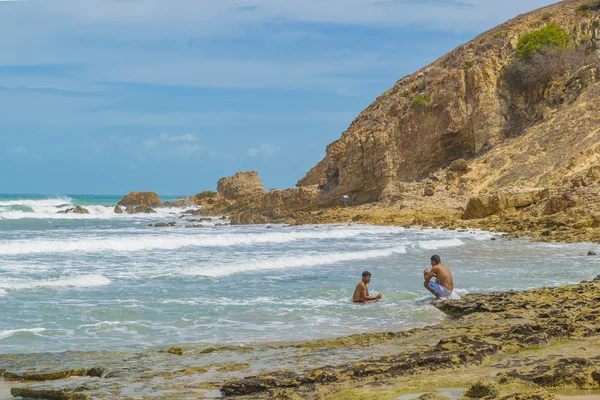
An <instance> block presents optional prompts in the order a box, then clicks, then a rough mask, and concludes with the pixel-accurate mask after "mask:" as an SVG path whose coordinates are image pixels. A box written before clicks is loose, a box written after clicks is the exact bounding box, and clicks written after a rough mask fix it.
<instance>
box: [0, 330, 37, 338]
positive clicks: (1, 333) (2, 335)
mask: <svg viewBox="0 0 600 400" xmlns="http://www.w3.org/2000/svg"><path fill="white" fill-rule="evenodd" d="M44 331H45V329H44V328H31V329H11V330H6V331H0V340H2V339H6V338H8V337H11V336H13V335H16V334H17V333H26V332H29V333H33V334H34V335H37V334H39V333H41V332H44Z"/></svg>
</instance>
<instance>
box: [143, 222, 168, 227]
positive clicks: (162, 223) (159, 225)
mask: <svg viewBox="0 0 600 400" xmlns="http://www.w3.org/2000/svg"><path fill="white" fill-rule="evenodd" d="M148 226H152V227H154V228H167V227H169V226H171V225H169V224H168V223H166V222H157V223H155V224H148Z"/></svg>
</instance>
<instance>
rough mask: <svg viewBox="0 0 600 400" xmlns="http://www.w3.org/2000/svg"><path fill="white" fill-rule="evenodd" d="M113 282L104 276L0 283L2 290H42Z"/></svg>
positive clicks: (13, 280)
mask: <svg viewBox="0 0 600 400" xmlns="http://www.w3.org/2000/svg"><path fill="white" fill-rule="evenodd" d="M111 283H112V282H111V281H110V279H108V278H105V277H104V276H102V275H97V274H96V275H78V276H70V277H65V278H58V279H47V280H22V279H19V280H17V279H11V280H8V279H5V280H3V281H0V289H2V290H7V289H8V290H26V289H40V288H42V289H43V288H67V287H75V288H86V287H96V286H107V285H110V284H111Z"/></svg>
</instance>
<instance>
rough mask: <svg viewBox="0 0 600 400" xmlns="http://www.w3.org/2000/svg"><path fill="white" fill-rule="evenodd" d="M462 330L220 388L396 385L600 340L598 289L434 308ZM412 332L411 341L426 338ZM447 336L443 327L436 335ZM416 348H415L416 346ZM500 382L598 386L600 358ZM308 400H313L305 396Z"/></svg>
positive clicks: (540, 368) (510, 375)
mask: <svg viewBox="0 0 600 400" xmlns="http://www.w3.org/2000/svg"><path fill="white" fill-rule="evenodd" d="M434 306H435V307H437V308H438V309H439V310H441V311H443V312H444V313H446V314H447V315H449V316H450V317H451V321H449V323H451V322H452V321H453V320H454V321H456V323H459V324H460V326H461V330H458V331H457V330H453V329H456V328H453V329H448V332H449V333H451V332H455V333H456V332H458V334H454V335H452V334H449V335H448V337H444V338H442V339H440V340H439V341H438V342H437V343H436V344H435V345H433V346H419V347H418V348H417V349H412V350H408V351H404V352H401V353H399V354H394V355H389V356H386V357H380V358H373V359H367V360H364V361H361V362H355V363H347V364H341V365H335V366H324V367H321V368H315V369H312V370H308V371H306V372H303V373H295V372H292V371H290V372H274V373H271V374H263V375H257V376H249V377H246V378H243V379H232V380H229V381H227V382H225V384H224V385H223V386H222V387H221V393H222V394H223V395H224V396H249V397H247V398H261V399H262V398H264V399H267V398H273V397H272V396H273V395H274V393H276V392H277V391H280V390H291V391H293V392H295V393H313V394H314V393H315V390H316V389H315V388H316V387H318V386H323V385H325V386H331V385H337V384H344V385H352V382H357V384H358V382H360V381H361V380H365V379H367V380H371V381H372V380H377V381H380V380H383V379H394V378H398V377H402V376H412V375H418V374H426V375H437V374H438V373H441V371H444V370H447V371H450V370H453V369H456V368H465V367H469V366H471V367H476V366H478V365H481V364H482V363H483V362H484V361H485V360H488V359H489V357H491V356H496V355H499V354H506V353H507V352H511V351H513V352H514V351H518V350H519V349H526V348H531V347H540V346H545V345H548V344H549V343H550V342H551V341H555V340H577V339H583V338H590V337H594V336H600V314H599V313H598V312H597V309H598V306H600V282H597V281H595V282H583V283H581V284H578V285H571V286H564V287H557V288H542V289H535V290H529V291H524V292H506V293H491V294H472V295H467V296H465V297H464V298H463V299H461V300H449V301H444V302H441V303H434ZM426 329H427V328H424V329H421V330H420V329H414V330H411V331H409V332H405V333H404V334H405V335H407V336H411V335H412V336H415V337H423V336H426V333H425V332H424V331H425V330H426ZM436 329H444V326H443V324H442V326H440V327H438V328H436ZM417 342H418V341H417ZM498 379H499V383H508V382H511V381H518V382H524V383H525V384H526V385H533V387H537V388H539V389H540V390H541V389H546V388H557V387H575V388H589V387H598V386H600V356H597V357H595V358H594V357H592V358H589V359H588V358H583V359H582V358H581V357H564V358H560V359H556V358H551V359H548V360H544V361H542V362H539V363H536V364H532V365H528V366H526V367H523V368H516V369H509V370H508V371H506V372H504V373H503V374H501V375H499V377H498ZM471 393H472V394H474V395H477V397H480V398H483V399H485V400H496V399H505V400H511V399H514V400H516V399H522V400H524V399H531V400H534V399H537V400H549V399H554V398H555V397H553V396H552V395H551V394H548V393H545V392H539V393H525V394H524V393H514V394H508V395H507V394H506V393H504V394H501V393H500V391H499V390H497V389H496V388H495V387H494V386H493V385H489V384H484V383H476V384H475V385H474V386H473V387H472V388H471ZM307 398H312V397H310V396H308V397H307Z"/></svg>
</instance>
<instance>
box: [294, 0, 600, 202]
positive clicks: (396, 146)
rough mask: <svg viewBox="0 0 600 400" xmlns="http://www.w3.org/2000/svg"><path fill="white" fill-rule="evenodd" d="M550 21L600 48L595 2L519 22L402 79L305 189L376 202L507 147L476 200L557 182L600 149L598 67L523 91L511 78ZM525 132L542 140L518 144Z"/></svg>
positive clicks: (583, 47) (561, 6)
mask: <svg viewBox="0 0 600 400" xmlns="http://www.w3.org/2000/svg"><path fill="white" fill-rule="evenodd" d="M550 24H553V25H557V26H559V27H562V28H563V29H565V30H566V31H567V32H568V33H569V34H570V37H571V43H572V47H573V48H575V49H576V50H575V52H577V53H581V54H583V53H588V54H590V53H593V52H594V51H596V52H597V49H598V48H599V47H600V6H599V2H597V1H595V2H594V1H592V2H590V1H589V0H567V1H563V2H560V3H557V4H555V5H552V6H549V7H545V8H542V9H539V10H536V11H533V12H530V13H528V14H525V15H520V16H518V17H516V18H514V19H513V20H510V21H508V22H506V23H504V24H502V25H500V26H498V27H496V28H494V29H492V30H490V31H488V32H485V33H483V34H481V35H479V36H478V37H476V38H475V39H473V40H472V41H470V42H468V43H466V44H464V45H462V46H460V47H458V48H457V49H455V50H454V51H452V52H450V53H449V54H447V55H445V56H443V57H441V58H440V59H438V60H437V61H435V62H434V63H433V64H431V65H428V66H426V67H425V68H423V69H421V70H420V71H417V72H416V73H414V74H412V75H409V76H406V77H404V78H402V79H400V80H399V81H398V82H397V83H396V84H395V85H394V86H393V87H392V88H391V89H389V90H388V91H386V92H385V93H384V94H382V95H381V96H380V97H378V98H377V99H376V100H375V102H373V104H371V105H370V106H369V107H368V108H367V109H365V110H364V111H363V112H362V113H361V114H360V115H359V116H358V117H357V118H356V119H355V120H354V121H353V122H352V123H351V125H350V127H349V128H348V129H347V130H346V131H345V132H344V133H343V134H342V136H341V138H340V139H338V140H336V141H335V142H333V143H331V144H330V145H329V146H327V155H326V157H325V159H323V160H322V161H321V162H319V163H318V164H317V165H316V166H315V167H314V168H313V169H311V170H310V171H309V172H308V173H307V175H306V176H305V177H304V178H303V179H301V180H300V181H299V182H298V184H297V185H298V186H308V185H314V184H317V183H318V181H319V179H321V178H323V177H325V178H326V180H327V183H328V189H329V191H330V193H331V194H332V195H335V196H339V195H341V194H343V193H346V192H352V191H358V192H359V193H361V192H368V193H370V194H369V197H370V199H371V200H376V199H377V194H378V193H379V194H380V193H381V192H382V191H383V190H384V188H386V186H388V185H390V184H391V185H396V182H409V181H415V180H420V179H422V178H426V177H428V176H429V175H431V174H432V173H436V171H438V170H440V169H441V168H445V167H448V166H449V165H450V164H451V163H452V161H454V160H457V159H460V158H465V159H468V160H478V159H479V158H481V157H482V156H483V155H487V154H489V153H490V152H491V151H492V150H495V149H499V148H500V147H502V146H508V147H506V149H505V151H504V152H503V154H500V153H497V155H496V156H490V157H488V162H489V163H491V164H489V165H487V166H486V167H488V168H479V171H480V172H481V174H480V175H479V176H477V179H481V180H484V181H485V182H484V184H481V182H480V183H477V184H476V185H473V186H474V187H473V188H472V189H473V190H472V191H473V192H474V193H477V192H478V191H482V190H484V189H486V190H495V189H498V188H501V187H503V186H504V185H507V184H510V185H513V184H514V183H515V182H517V181H519V182H520V183H523V184H530V183H531V184H537V185H539V184H545V183H546V182H547V181H549V180H556V179H558V178H557V176H558V175H560V174H561V173H562V172H559V170H561V168H562V169H563V170H562V171H564V170H565V169H568V168H569V165H570V163H571V161H572V158H573V156H574V155H575V154H577V153H578V152H580V151H582V150H583V149H586V148H588V147H589V146H590V143H596V142H598V137H599V134H598V131H597V128H598V117H597V115H599V113H598V111H599V110H598V104H599V103H600V102H598V97H597V93H596V92H597V86H598V85H597V82H598V78H599V76H598V68H597V65H585V68H583V69H582V70H580V71H576V73H574V72H573V71H566V70H561V71H559V73H558V74H557V75H554V76H551V77H550V78H549V79H548V81H547V82H545V83H544V84H543V85H538V86H535V85H530V86H527V85H526V84H517V85H515V84H514V82H511V77H510V76H509V75H508V74H507V73H506V71H507V68H508V67H509V66H510V65H511V63H513V62H514V61H515V59H516V47H517V44H518V40H519V38H520V37H522V36H523V35H525V34H526V33H528V32H531V31H534V30H536V29H541V28H543V27H545V26H548V25H550ZM526 78H529V77H526ZM592 88H595V89H594V90H595V91H594V93H593V94H588V95H587V96H586V98H585V99H581V98H580V97H581V96H582V94H585V93H587V92H588V91H589V90H590V89H592ZM573 113H575V114H573ZM527 135H532V136H536V137H537V138H536V139H535V140H529V141H528V142H527V143H526V144H523V142H520V141H519V140H518V139H520V138H523V137H524V136H527ZM510 144H512V148H510V149H509V147H510ZM555 144H556V146H555ZM507 157H508V158H507ZM523 163H526V164H527V165H528V167H530V168H527V169H524V168H522V166H523ZM585 163H586V162H584V164H585ZM573 168H575V167H573ZM573 168H571V169H573ZM489 171H492V172H493V174H492V175H491V176H489V175H487V173H489ZM473 177H475V175H473Z"/></svg>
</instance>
